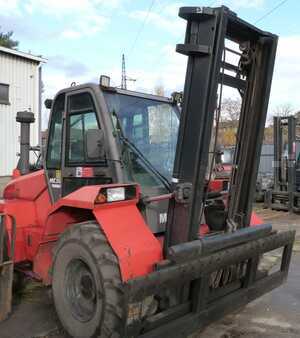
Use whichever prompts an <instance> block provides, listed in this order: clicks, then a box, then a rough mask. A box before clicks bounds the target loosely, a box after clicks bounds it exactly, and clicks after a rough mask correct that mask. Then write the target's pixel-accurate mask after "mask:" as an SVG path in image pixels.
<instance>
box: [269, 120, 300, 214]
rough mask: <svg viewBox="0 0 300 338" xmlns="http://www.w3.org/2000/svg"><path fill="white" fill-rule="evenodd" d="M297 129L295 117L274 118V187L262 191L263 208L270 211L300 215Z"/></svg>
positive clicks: (297, 124)
mask: <svg viewBox="0 0 300 338" xmlns="http://www.w3.org/2000/svg"><path fill="white" fill-rule="evenodd" d="M297 126H299V123H297V119H296V118H295V116H275V117H274V132H273V134H274V162H273V168H274V184H273V188H272V189H269V190H267V191H266V198H265V199H266V206H267V207H269V208H271V209H273V210H283V211H291V212H295V213H299V212H300V167H299V158H297V142H298V141H299V138H297ZM285 146H287V147H285ZM285 148H286V149H285ZM298 157H299V155H298Z"/></svg>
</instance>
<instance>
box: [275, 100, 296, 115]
mask: <svg viewBox="0 0 300 338" xmlns="http://www.w3.org/2000/svg"><path fill="white" fill-rule="evenodd" d="M273 113H274V116H283V117H285V116H290V115H293V113H294V108H293V106H292V105H291V104H290V103H283V104H280V105H278V106H277V107H276V108H275V109H274V112H273Z"/></svg>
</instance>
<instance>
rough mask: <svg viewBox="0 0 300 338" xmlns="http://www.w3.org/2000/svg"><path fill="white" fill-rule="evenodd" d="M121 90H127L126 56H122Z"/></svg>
mask: <svg viewBox="0 0 300 338" xmlns="http://www.w3.org/2000/svg"><path fill="white" fill-rule="evenodd" d="M121 88H122V89H127V79H126V64H125V55H124V54H122V82H121Z"/></svg>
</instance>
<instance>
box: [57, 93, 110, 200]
mask: <svg viewBox="0 0 300 338" xmlns="http://www.w3.org/2000/svg"><path fill="white" fill-rule="evenodd" d="M91 132H92V133H94V134H95V135H98V134H100V132H104V131H103V127H102V125H101V122H100V113H99V112H98V113H97V109H96V104H95V98H94V94H93V92H92V91H91V90H79V91H74V92H70V93H68V94H67V95H66V114H65V123H64V133H63V135H64V136H63V139H64V142H63V147H62V171H61V174H62V192H61V193H62V196H65V195H68V194H70V193H71V192H73V191H75V190H77V189H79V188H81V187H83V186H85V185H98V184H108V183H112V174H111V170H110V167H109V164H108V161H107V156H106V153H105V151H103V152H102V153H103V154H102V155H101V156H100V150H99V156H95V157H90V155H89V152H88V147H87V143H88V142H89V141H88V137H89V135H90V134H91ZM103 135H104V134H103ZM97 143H98V141H95V148H96V147H97ZM104 145H105V139H104V136H103V140H102V147H104Z"/></svg>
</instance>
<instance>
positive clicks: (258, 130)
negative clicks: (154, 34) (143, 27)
mask: <svg viewBox="0 0 300 338" xmlns="http://www.w3.org/2000/svg"><path fill="white" fill-rule="evenodd" d="M179 16H180V17H182V18H184V19H185V20H187V30H186V36H185V43H184V44H181V45H177V52H179V53H181V54H184V55H187V56H188V66H187V72H186V81H185V87H184V101H183V106H182V114H181V120H180V128H179V136H178V143H177V150H176V156H175V165H174V172H173V179H172V182H173V191H174V193H175V199H174V201H172V202H171V203H170V205H169V211H168V226H167V247H169V246H172V245H175V244H178V243H181V242H186V241H192V240H195V239H197V238H198V236H199V235H198V229H199V223H200V218H201V214H202V208H203V203H204V199H205V176H206V173H207V167H208V157H209V156H208V155H209V145H210V142H211V135H212V128H213V123H214V112H215V110H216V109H220V107H216V101H217V98H218V87H220V92H219V96H221V94H222V87H223V85H225V86H229V87H231V88H235V89H237V90H238V91H239V93H240V94H241V98H242V106H241V112H240V119H239V126H238V131H237V143H236V153H235V158H234V163H233V173H232V179H231V185H230V192H229V205H228V219H229V220H230V221H231V223H233V224H235V226H236V227H237V228H243V227H247V226H249V222H250V216H251V208H252V207H251V205H252V200H253V197H254V193H255V182H256V177H257V171H258V165H259V154H260V151H261V144H262V140H263V133H264V126H265V121H266V115H267V109H268V102H269V95H270V88H271V82H272V75H273V67H274V60H275V54H276V47H277V36H275V35H273V34H271V33H267V32H264V31H261V30H260V29H258V28H256V27H254V26H252V25H251V24H249V23H247V22H245V21H243V20H241V19H240V18H238V17H237V16H236V14H235V13H233V12H231V11H230V10H229V9H228V8H226V7H224V6H223V7H220V8H217V9H213V8H205V7H204V8H202V7H183V8H181V9H180V13H179ZM225 40H231V41H232V42H233V43H237V44H238V45H239V47H240V51H241V52H240V53H239V54H240V55H239V56H240V62H239V64H238V66H235V65H233V64H231V63H228V62H227V61H226V53H228V52H232V50H230V49H229V48H227V47H226V46H225ZM234 53H236V52H234ZM232 73H233V75H231V74H232ZM201 203H202V207H201V208H199V205H200V204H201ZM227 223H229V222H227Z"/></svg>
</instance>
